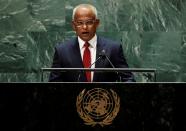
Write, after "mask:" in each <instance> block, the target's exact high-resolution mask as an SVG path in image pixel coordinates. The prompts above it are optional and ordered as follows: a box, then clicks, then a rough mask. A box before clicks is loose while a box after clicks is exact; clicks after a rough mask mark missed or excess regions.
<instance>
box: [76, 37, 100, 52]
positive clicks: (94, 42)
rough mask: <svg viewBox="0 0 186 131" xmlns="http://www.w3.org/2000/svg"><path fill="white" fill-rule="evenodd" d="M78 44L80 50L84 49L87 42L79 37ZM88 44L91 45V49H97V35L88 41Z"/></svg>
mask: <svg viewBox="0 0 186 131" xmlns="http://www.w3.org/2000/svg"><path fill="white" fill-rule="evenodd" d="M78 42H79V47H80V49H82V48H83V47H84V44H85V41H83V40H82V39H81V38H80V37H79V36H78ZM88 43H89V44H90V47H91V48H96V44H97V35H96V34H95V36H94V37H93V38H92V39H91V40H89V41H88Z"/></svg>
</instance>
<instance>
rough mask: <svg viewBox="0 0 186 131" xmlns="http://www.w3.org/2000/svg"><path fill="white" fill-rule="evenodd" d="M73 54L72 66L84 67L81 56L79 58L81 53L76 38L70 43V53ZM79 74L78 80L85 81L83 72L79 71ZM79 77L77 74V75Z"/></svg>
mask: <svg viewBox="0 0 186 131" xmlns="http://www.w3.org/2000/svg"><path fill="white" fill-rule="evenodd" d="M70 54H72V55H73V57H72V61H73V64H74V65H73V67H74V68H84V67H83V61H82V58H81V53H80V48H79V42H78V39H77V38H76V39H75V41H74V42H73V44H72V53H70ZM80 73H81V75H80V78H79V81H84V82H85V81H86V75H85V72H80ZM77 77H79V76H77Z"/></svg>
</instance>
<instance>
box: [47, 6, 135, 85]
mask: <svg viewBox="0 0 186 131" xmlns="http://www.w3.org/2000/svg"><path fill="white" fill-rule="evenodd" d="M99 24H100V20H99V19H98V15H97V10H96V8H95V7H94V6H92V5H90V4H80V5H77V6H76V7H75V8H74V9H73V14H72V27H73V30H74V31H75V32H76V35H77V37H76V38H72V39H71V40H69V41H66V42H64V43H60V44H59V45H57V46H56V47H55V53H54V57H53V63H52V68H91V69H96V68H113V70H114V68H128V64H127V62H126V59H125V57H124V54H123V49H122V45H121V44H120V43H117V42H114V41H112V40H109V39H106V38H103V37H101V36H98V35H96V29H97V28H98V26H99ZM49 81H50V82H116V81H122V82H134V81H135V80H134V76H133V74H132V73H131V72H125V73H118V72H117V71H113V72H96V71H95V72H94V71H83V72H77V71H67V72H60V71H51V73H50V76H49Z"/></svg>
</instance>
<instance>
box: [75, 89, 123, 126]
mask: <svg viewBox="0 0 186 131" xmlns="http://www.w3.org/2000/svg"><path fill="white" fill-rule="evenodd" d="M76 107H77V112H78V114H79V116H80V117H81V118H82V119H83V120H84V122H85V124H86V125H91V126H95V125H96V124H99V125H101V126H105V125H110V124H112V121H113V119H114V118H115V117H116V116H117V114H118V112H119V109H120V98H119V97H118V96H117V93H116V92H114V91H113V90H112V89H110V90H106V89H102V88H93V89H91V90H86V89H84V90H83V91H82V92H80V94H79V95H78V96H77V101H76Z"/></svg>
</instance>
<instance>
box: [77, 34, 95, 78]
mask: <svg viewBox="0 0 186 131" xmlns="http://www.w3.org/2000/svg"><path fill="white" fill-rule="evenodd" d="M78 42H79V48H80V51H81V59H82V61H83V53H84V50H85V47H84V44H85V41H83V40H82V39H81V38H80V37H79V36H78ZM88 43H89V44H90V46H89V50H90V54H91V65H92V64H93V63H94V62H95V60H96V46H97V35H95V36H94V37H93V38H92V39H91V40H89V41H88ZM91 68H95V64H93V65H92V66H91ZM93 76H94V72H93V71H92V72H91V81H93Z"/></svg>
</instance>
